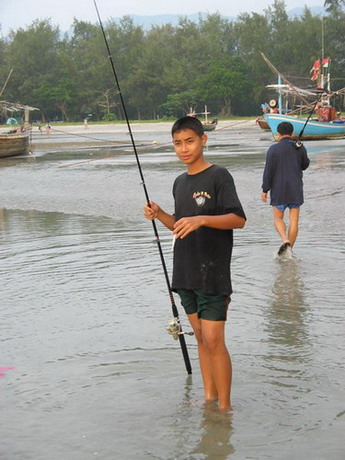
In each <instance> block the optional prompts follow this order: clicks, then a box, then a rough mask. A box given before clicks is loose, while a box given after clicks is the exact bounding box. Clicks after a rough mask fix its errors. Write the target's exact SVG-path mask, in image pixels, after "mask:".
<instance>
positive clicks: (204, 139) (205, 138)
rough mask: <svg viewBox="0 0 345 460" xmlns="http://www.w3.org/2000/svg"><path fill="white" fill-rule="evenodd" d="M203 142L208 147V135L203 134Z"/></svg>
mask: <svg viewBox="0 0 345 460" xmlns="http://www.w3.org/2000/svg"><path fill="white" fill-rule="evenodd" d="M201 140H202V145H206V142H207V135H206V134H203V135H202V137H201Z"/></svg>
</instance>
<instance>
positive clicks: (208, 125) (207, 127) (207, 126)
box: [187, 105, 218, 131]
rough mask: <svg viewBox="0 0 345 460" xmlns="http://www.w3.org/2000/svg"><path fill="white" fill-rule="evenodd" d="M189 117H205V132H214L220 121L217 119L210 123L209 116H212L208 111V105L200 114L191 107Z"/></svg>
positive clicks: (203, 122) (203, 123)
mask: <svg viewBox="0 0 345 460" xmlns="http://www.w3.org/2000/svg"><path fill="white" fill-rule="evenodd" d="M187 115H188V116H189V117H196V116H197V115H205V121H202V122H201V123H202V125H203V127H204V131H214V130H215V129H216V127H217V125H218V120H217V119H216V118H215V119H214V120H212V121H208V119H207V115H210V112H208V111H207V105H205V111H204V112H198V113H196V112H195V111H194V110H193V109H192V107H191V108H190V111H189V113H187Z"/></svg>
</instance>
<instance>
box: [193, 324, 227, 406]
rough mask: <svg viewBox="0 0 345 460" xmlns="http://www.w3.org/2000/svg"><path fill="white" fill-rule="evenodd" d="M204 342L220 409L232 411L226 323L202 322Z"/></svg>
mask: <svg viewBox="0 0 345 460" xmlns="http://www.w3.org/2000/svg"><path fill="white" fill-rule="evenodd" d="M201 331H202V340H203V344H204V346H205V349H206V351H207V354H208V359H209V365H210V369H211V373H212V378H213V381H214V385H215V387H216V389H217V394H218V407H219V409H231V402H230V392H231V381H232V366H231V359H230V355H229V352H228V349H227V348H226V345H225V321H209V320H206V319H202V320H201Z"/></svg>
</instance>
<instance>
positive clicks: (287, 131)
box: [277, 121, 293, 136]
mask: <svg viewBox="0 0 345 460" xmlns="http://www.w3.org/2000/svg"><path fill="white" fill-rule="evenodd" d="M277 131H278V133H279V134H280V135H282V136H286V135H289V136H291V134H292V133H293V124H292V123H290V122H289V121H282V122H281V123H279V125H278V126H277Z"/></svg>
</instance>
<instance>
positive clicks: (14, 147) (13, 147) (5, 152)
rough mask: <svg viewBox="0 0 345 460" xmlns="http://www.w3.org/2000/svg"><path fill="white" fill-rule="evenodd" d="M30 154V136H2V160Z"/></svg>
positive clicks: (0, 153) (0, 149)
mask: <svg viewBox="0 0 345 460" xmlns="http://www.w3.org/2000/svg"><path fill="white" fill-rule="evenodd" d="M27 153H29V135H28V134H0V158H5V157H12V156H15V155H25V154H27Z"/></svg>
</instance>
